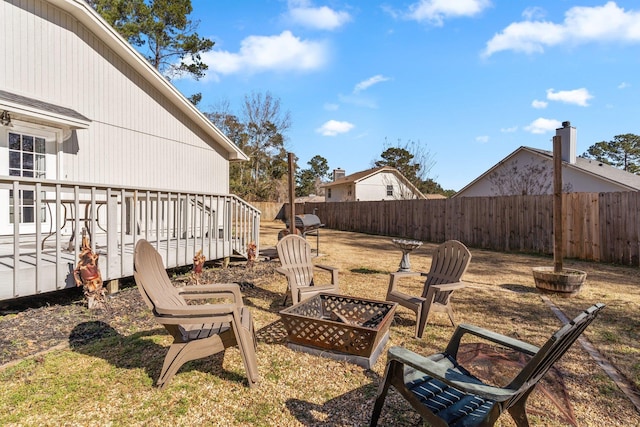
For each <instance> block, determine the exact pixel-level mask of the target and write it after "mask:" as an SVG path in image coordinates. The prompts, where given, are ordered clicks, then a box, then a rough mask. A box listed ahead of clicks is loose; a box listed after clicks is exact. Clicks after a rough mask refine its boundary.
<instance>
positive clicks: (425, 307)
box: [386, 240, 471, 338]
mask: <svg viewBox="0 0 640 427" xmlns="http://www.w3.org/2000/svg"><path fill="white" fill-rule="evenodd" d="M469 261H471V253H470V252H469V249H467V247H466V246H465V245H463V244H462V243H460V242H459V241H457V240H448V241H446V242H444V243H443V244H441V245H440V246H438V247H437V248H436V251H435V253H434V254H433V258H432V261H431V268H430V269H429V272H428V273H420V272H412V271H398V272H395V273H391V278H390V279H389V289H388V290H387V297H386V300H387V301H391V302H397V303H398V304H399V305H401V306H403V307H406V308H408V309H410V310H412V311H413V312H415V313H416V338H422V334H423V333H424V328H425V326H426V324H427V318H428V317H429V314H430V313H431V312H445V313H447V314H448V315H449V320H451V324H452V325H453V326H455V320H454V318H453V309H452V308H451V294H453V291H455V290H456V289H460V288H463V287H464V286H465V284H464V283H463V282H461V281H460V278H461V277H462V275H463V274H464V272H465V271H466V270H467V267H468V266H469ZM415 276H425V277H426V280H425V282H424V287H423V288H422V295H420V296H415V295H409V294H406V293H403V292H401V291H400V290H399V289H398V281H399V280H400V279H401V278H403V277H415Z"/></svg>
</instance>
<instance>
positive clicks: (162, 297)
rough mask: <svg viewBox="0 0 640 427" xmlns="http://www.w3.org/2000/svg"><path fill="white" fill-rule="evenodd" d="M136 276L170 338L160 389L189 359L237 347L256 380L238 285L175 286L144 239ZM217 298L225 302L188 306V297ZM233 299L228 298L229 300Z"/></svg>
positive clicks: (249, 330)
mask: <svg viewBox="0 0 640 427" xmlns="http://www.w3.org/2000/svg"><path fill="white" fill-rule="evenodd" d="M134 277H135V281H136V284H137V285H138V290H139V291H140V294H141V295H142V298H143V299H144V301H145V302H146V304H147V305H148V306H149V308H150V309H151V310H152V311H153V315H154V316H155V319H156V321H157V322H158V323H160V324H162V325H163V326H164V327H165V328H166V329H167V331H168V332H169V333H170V334H171V336H173V343H172V344H171V347H169V351H168V352H167V355H166V356H165V359H164V364H163V366H162V371H161V373H160V377H159V378H158V382H157V385H158V387H159V388H163V387H164V386H166V385H167V383H168V382H169V380H170V379H171V378H172V377H173V376H174V375H175V374H176V372H177V371H178V369H180V367H181V366H182V365H183V364H185V363H186V362H188V361H191V360H196V359H201V358H203V357H207V356H210V355H213V354H216V353H219V352H221V351H224V350H225V349H226V348H228V347H231V346H236V345H237V346H238V349H239V350H240V356H241V357H242V362H243V364H244V369H245V371H246V373H247V379H248V381H249V386H250V387H253V386H254V385H256V384H257V383H258V380H259V375H258V364H257V359H256V353H255V352H256V341H255V332H254V327H253V319H252V317H251V312H250V311H249V309H248V308H247V307H245V306H244V305H243V302H242V295H241V293H240V288H239V286H238V285H237V284H235V283H232V284H213V285H195V286H185V287H183V288H177V287H175V286H174V285H173V284H172V283H171V281H170V280H169V276H168V275H167V271H166V270H165V268H164V265H163V262H162V257H161V256H160V254H159V253H158V252H157V251H156V250H155V248H154V247H153V246H152V245H151V244H150V243H149V242H147V241H146V240H139V241H138V243H137V244H136V249H135V254H134ZM208 298H216V301H218V300H219V299H220V300H221V301H224V302H220V303H214V304H191V305H190V304H188V303H187V301H188V300H205V299H208ZM229 301H231V302H229Z"/></svg>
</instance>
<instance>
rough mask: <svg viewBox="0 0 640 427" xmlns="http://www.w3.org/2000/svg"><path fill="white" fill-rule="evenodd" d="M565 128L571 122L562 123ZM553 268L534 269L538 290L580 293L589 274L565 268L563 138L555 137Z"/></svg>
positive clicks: (570, 294)
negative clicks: (563, 263)
mask: <svg viewBox="0 0 640 427" xmlns="http://www.w3.org/2000/svg"><path fill="white" fill-rule="evenodd" d="M562 125H563V126H564V127H566V126H569V125H570V123H569V122H564V123H562ZM553 236H554V242H553V264H554V265H553V267H534V268H533V279H534V281H535V283H536V288H538V289H539V290H541V291H543V292H555V293H558V294H560V295H562V296H567V297H569V296H573V295H576V294H577V293H578V292H580V288H581V287H582V284H583V283H584V281H585V280H586V278H587V273H586V272H584V271H582V270H575V269H572V268H564V267H563V265H562V258H563V255H564V253H563V252H564V247H563V244H562V242H563V239H562V138H561V136H560V135H557V134H556V136H554V137H553Z"/></svg>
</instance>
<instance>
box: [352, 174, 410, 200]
mask: <svg viewBox="0 0 640 427" xmlns="http://www.w3.org/2000/svg"><path fill="white" fill-rule="evenodd" d="M387 185H391V186H393V194H392V195H391V196H388V195H387ZM412 198H415V195H414V194H413V192H412V191H411V190H410V189H409V188H408V187H407V186H406V185H405V184H404V183H403V182H402V181H400V180H399V179H398V177H397V176H396V175H394V174H393V173H390V172H380V173H377V174H375V175H373V176H370V177H369V178H366V179H363V180H362V181H360V182H358V184H357V186H356V199H357V200H360V201H367V200H402V199H412Z"/></svg>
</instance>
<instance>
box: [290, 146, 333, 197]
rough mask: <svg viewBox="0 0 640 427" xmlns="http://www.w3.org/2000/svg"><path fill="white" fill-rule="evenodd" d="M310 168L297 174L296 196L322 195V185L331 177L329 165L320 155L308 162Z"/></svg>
mask: <svg viewBox="0 0 640 427" xmlns="http://www.w3.org/2000/svg"><path fill="white" fill-rule="evenodd" d="M307 164H308V165H309V168H307V169H302V170H299V171H298V172H297V173H296V195H297V196H308V195H310V194H320V185H321V184H322V182H323V181H324V180H325V179H326V178H327V177H328V176H329V163H328V162H327V159H325V158H324V157H322V156H320V155H315V156H313V157H312V158H311V160H309V161H308V162H307Z"/></svg>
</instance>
